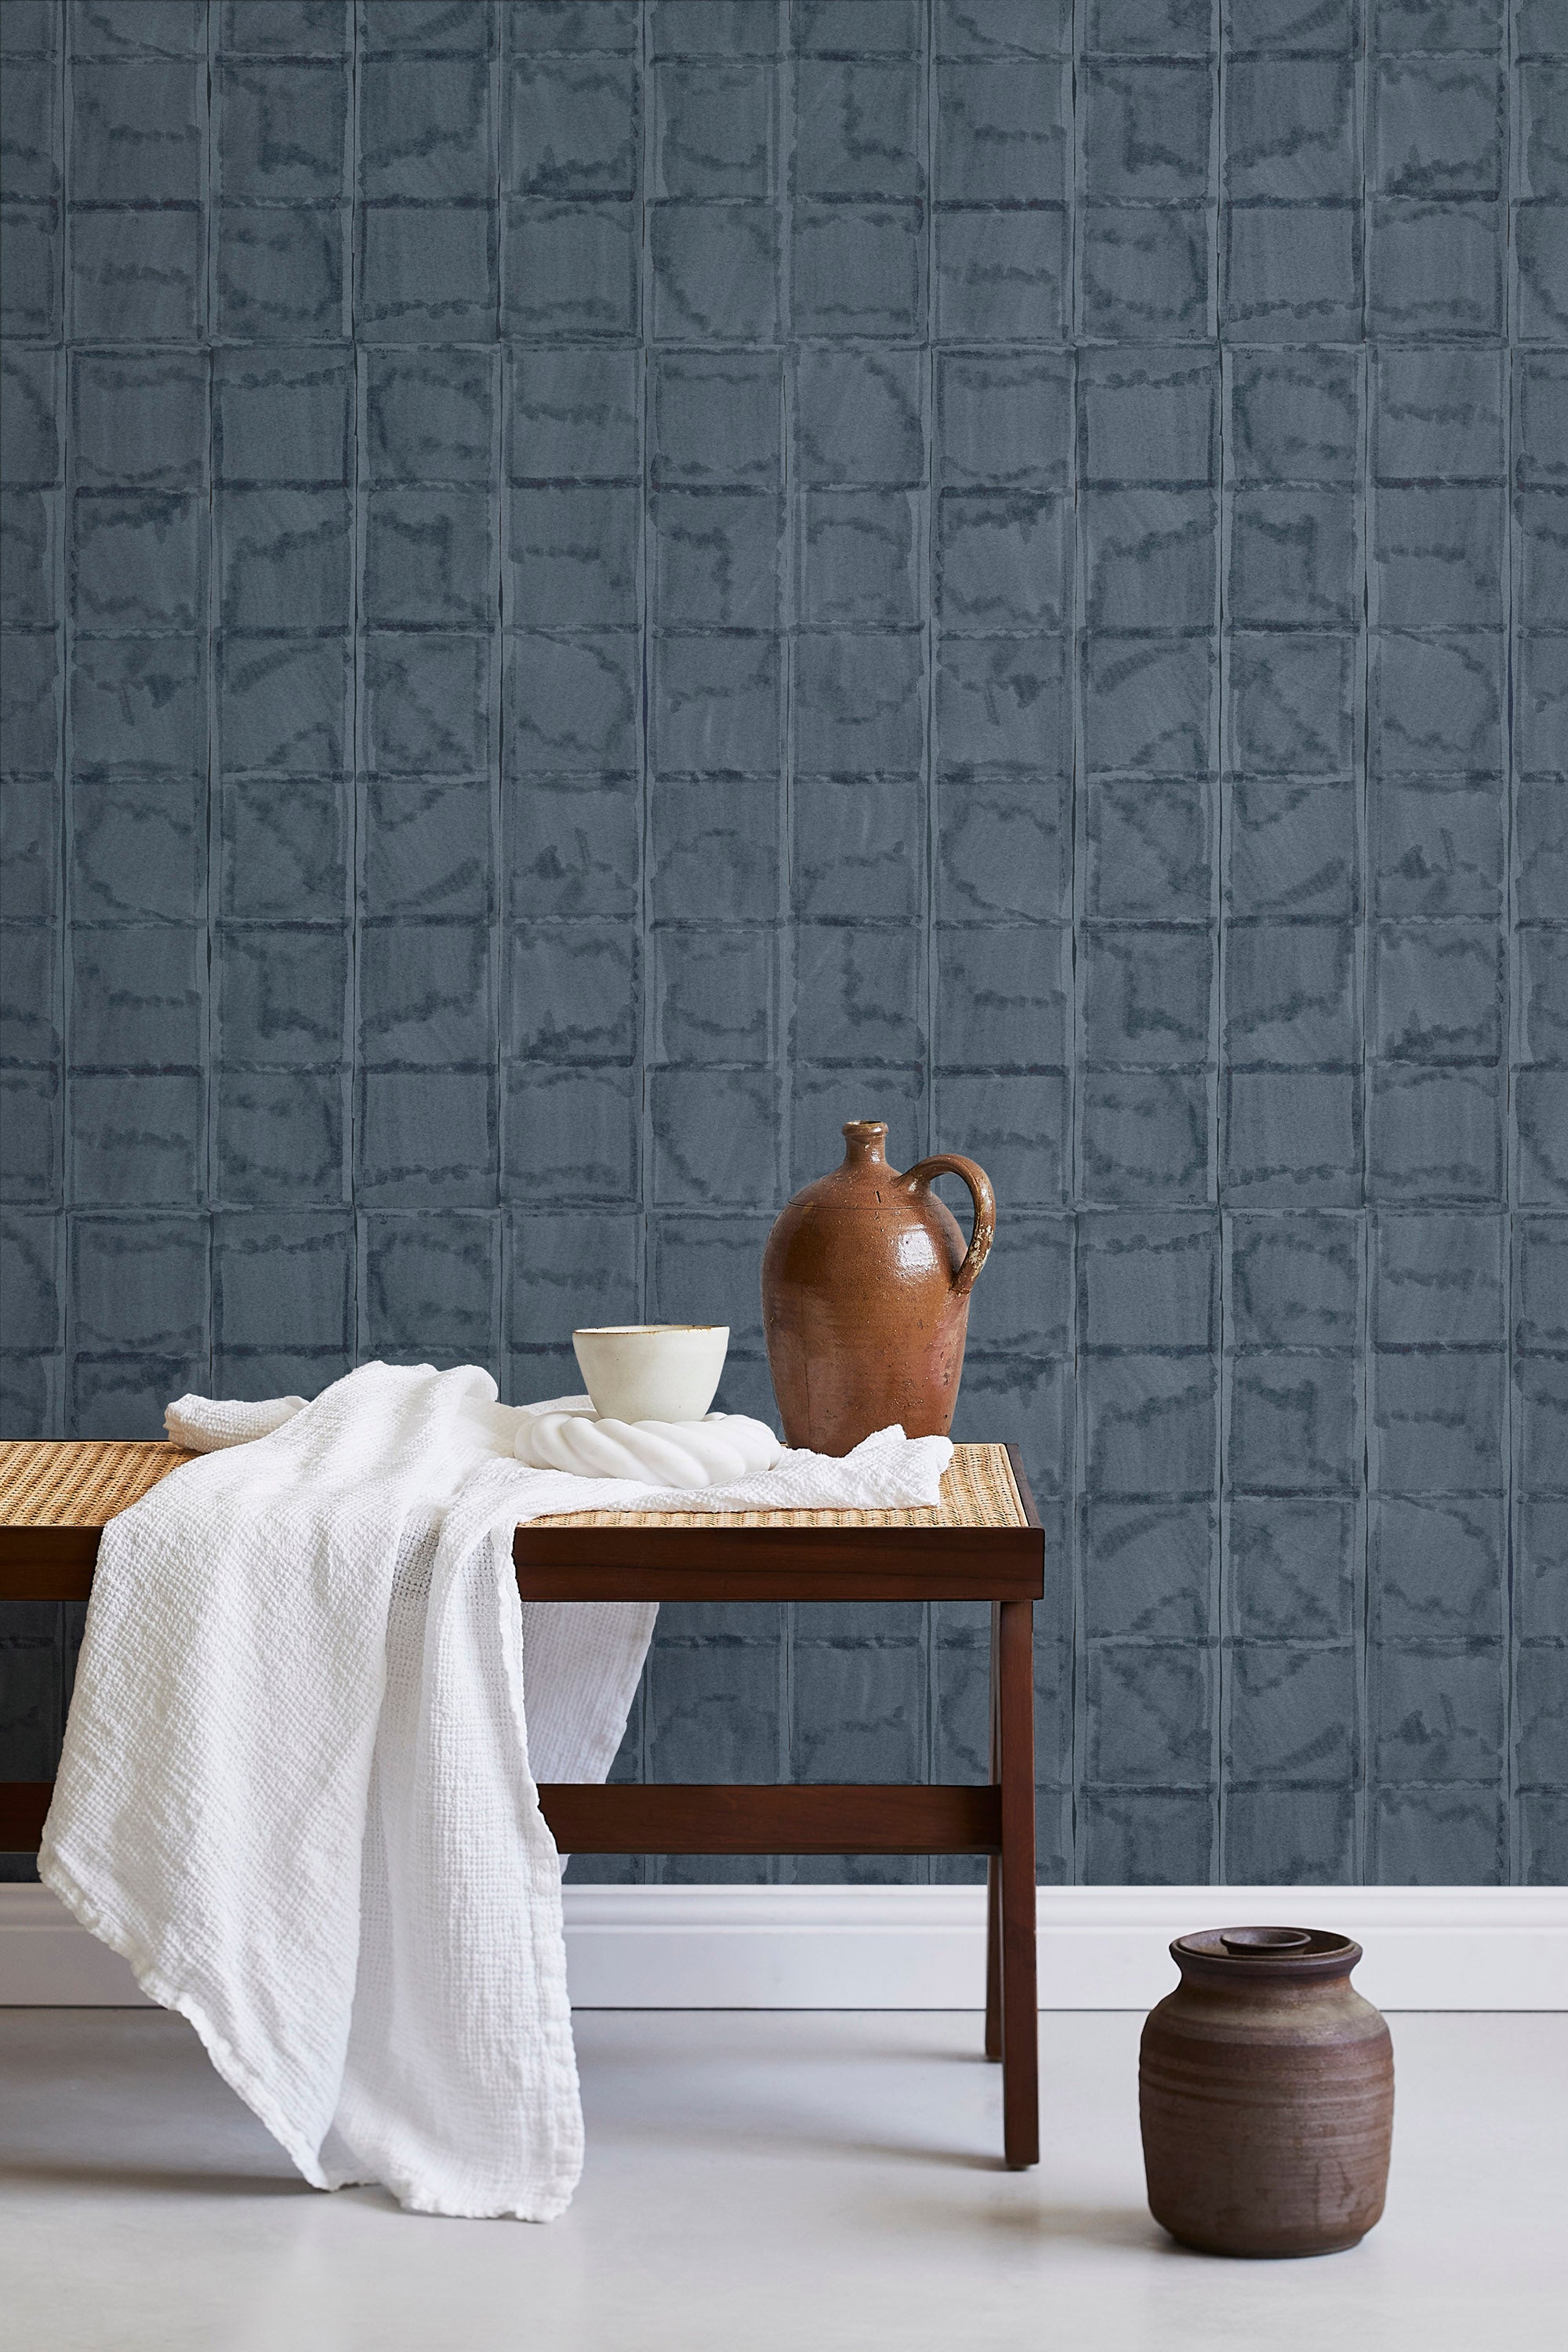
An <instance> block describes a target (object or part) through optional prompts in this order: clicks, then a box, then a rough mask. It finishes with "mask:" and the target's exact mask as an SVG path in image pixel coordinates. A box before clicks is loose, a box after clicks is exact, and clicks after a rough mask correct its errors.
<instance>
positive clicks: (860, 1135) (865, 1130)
mask: <svg viewBox="0 0 1568 2352" xmlns="http://www.w3.org/2000/svg"><path fill="white" fill-rule="evenodd" d="M887 1147H888V1122H887V1120H886V1119H885V1118H847V1119H846V1120H845V1122H844V1157H845V1160H846V1161H847V1163H849V1164H851V1165H867V1164H874V1165H876V1166H879V1167H883V1168H885V1167H886V1166H887V1164H888V1149H887Z"/></svg>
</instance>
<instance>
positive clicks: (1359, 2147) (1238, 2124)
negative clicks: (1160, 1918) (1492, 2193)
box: [1138, 1927, 1394, 2255]
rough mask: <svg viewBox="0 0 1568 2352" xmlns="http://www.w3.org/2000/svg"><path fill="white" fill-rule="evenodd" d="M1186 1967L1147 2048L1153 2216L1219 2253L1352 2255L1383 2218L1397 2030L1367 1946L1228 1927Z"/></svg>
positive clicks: (1211, 1935) (1154, 2018)
mask: <svg viewBox="0 0 1568 2352" xmlns="http://www.w3.org/2000/svg"><path fill="white" fill-rule="evenodd" d="M1171 1957H1172V1958H1173V1960H1174V1961H1175V1963H1176V1965H1177V1967H1178V1968H1179V1969H1180V1970H1181V1972H1182V1981H1181V1983H1180V1984H1179V1985H1178V1987H1177V1988H1176V1990H1175V1991H1174V1992H1173V1993H1171V1994H1169V1995H1167V1997H1166V1999H1165V2000H1163V2001H1161V2003H1160V2004H1159V2006H1158V2008H1156V2009H1154V2010H1152V2011H1151V2012H1150V2014H1149V2017H1148V2020H1147V2021H1146V2022H1145V2024H1144V2028H1143V2041H1142V2049H1141V2051H1140V2053H1139V2065H1138V2091H1139V2112H1140V2117H1141V2120H1142V2129H1143V2164H1144V2170H1145V2173H1146V2175H1147V2179H1148V2185H1149V2210H1150V2211H1151V2212H1152V2214H1153V2216H1154V2219H1155V2220H1156V2221H1158V2222H1159V2223H1160V2224H1161V2225H1162V2227H1163V2228H1164V2229H1166V2230H1168V2231H1170V2232H1171V2235H1172V2236H1173V2238H1179V2239H1181V2240H1182V2242H1184V2244H1185V2245H1189V2246H1195V2247H1197V2248H1199V2249H1200V2250H1201V2251H1202V2252H1205V2253H1211V2254H1248V2255H1288V2254H1329V2253H1337V2252H1341V2251H1342V2249H1343V2248H1345V2247H1347V2246H1353V2245H1355V2244H1356V2243H1357V2242H1358V2241H1359V2240H1360V2239H1362V2238H1363V2237H1364V2236H1365V2234H1366V2232H1367V2231H1368V2230H1370V2229H1371V2228H1372V2226H1373V2222H1374V2221H1376V2220H1377V2219H1378V2217H1379V2215H1380V2214H1381V2213H1382V2211H1383V2200H1384V2189H1385V2188H1386V2185H1387V2180H1388V2157H1389V2147H1390V2144H1391V2141H1392V2137H1393V2131H1394V2051H1393V2046H1392V2044H1391V2042H1390V2041H1389V2035H1388V2028H1387V2026H1386V2025H1385V2024H1384V2021H1383V2019H1382V2017H1381V2016H1380V2015H1379V2014H1378V2012H1377V2011H1376V2010H1375V2009H1373V2006H1372V2003H1371V2002H1370V2001H1367V2000H1363V1999H1362V1997H1361V1995H1360V1993H1358V1992H1356V1991H1355V1990H1353V1988H1352V1984H1351V1981H1350V1975H1351V1970H1352V1969H1353V1968H1354V1966H1355V1964H1356V1962H1357V1961H1358V1960H1359V1959H1360V1958H1361V1946H1360V1945H1359V1944H1354V1943H1352V1941H1351V1940H1350V1938H1349V1937H1346V1936H1336V1935H1333V1934H1331V1933H1329V1932H1328V1931H1326V1930H1324V1929H1321V1928H1310V1927H1226V1928H1223V1929H1221V1928H1216V1929H1214V1930H1212V1931H1209V1932H1207V1933H1205V1934H1202V1935H1194V1936H1182V1937H1178V1938H1177V1940H1176V1942H1175V1943H1173V1945H1172V1946H1171Z"/></svg>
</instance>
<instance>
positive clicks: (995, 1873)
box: [985, 1854, 1002, 2059]
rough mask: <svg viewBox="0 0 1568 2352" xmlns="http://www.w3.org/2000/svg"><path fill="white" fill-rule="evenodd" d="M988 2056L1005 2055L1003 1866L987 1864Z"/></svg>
mask: <svg viewBox="0 0 1568 2352" xmlns="http://www.w3.org/2000/svg"><path fill="white" fill-rule="evenodd" d="M985 2055H986V2056H987V2058H992V2059H995V2058H1000V2057H1001V2055H1002V1865H1001V1864H1000V1863H999V1862H998V1861H997V1859H996V1856H995V1855H994V1854H993V1855H992V1856H991V1859H990V1860H989V1862H987V1864H986V1865H985Z"/></svg>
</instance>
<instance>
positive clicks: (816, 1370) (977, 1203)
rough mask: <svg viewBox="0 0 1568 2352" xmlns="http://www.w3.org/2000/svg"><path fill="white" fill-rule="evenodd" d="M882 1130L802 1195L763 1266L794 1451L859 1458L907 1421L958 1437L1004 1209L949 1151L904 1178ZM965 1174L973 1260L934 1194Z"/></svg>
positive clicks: (915, 1429)
mask: <svg viewBox="0 0 1568 2352" xmlns="http://www.w3.org/2000/svg"><path fill="white" fill-rule="evenodd" d="M887 1139H888V1130H887V1127H886V1125H885V1124H884V1123H883V1121H882V1120H880V1119H854V1120H851V1122H850V1123H849V1125H848V1126H847V1127H846V1128H845V1129H844V1140H845V1146H846V1149H845V1153H844V1160H843V1164H842V1166H840V1167H838V1168H836V1169H835V1170H834V1171H833V1172H832V1174H831V1175H829V1176H823V1177H819V1178H818V1180H817V1181H816V1183H815V1184H808V1185H807V1186H806V1188H805V1191H804V1192H797V1193H796V1194H795V1198H794V1200H793V1201H792V1202H790V1204H789V1206H788V1208H787V1209H785V1210H784V1213H783V1215H782V1216H781V1217H780V1218H779V1220H778V1223H776V1224H775V1225H774V1227H773V1232H772V1233H771V1234H769V1235H768V1245H767V1248H766V1250H765V1251H764V1253H763V1330H764V1332H765V1334H766V1338H767V1345H768V1367H769V1370H771V1371H772V1373H773V1394H774V1395H775V1396H776V1397H777V1399H778V1403H779V1412H781V1414H782V1415H783V1416H784V1442H785V1444H788V1445H808V1446H810V1447H811V1449H812V1450H813V1452H814V1453H817V1454H847V1453H848V1452H849V1449H850V1447H851V1446H854V1445H858V1444H859V1443H860V1440H861V1439H862V1438H863V1437H868V1436H869V1435H870V1433H871V1432H872V1431H873V1430H874V1429H886V1428H887V1427H888V1426H889V1423H892V1422H895V1421H896V1422H900V1423H902V1425H903V1429H904V1432H905V1434H906V1435H907V1436H910V1437H940V1436H945V1434H946V1433H947V1431H948V1429H949V1427H950V1426H951V1425H952V1409H953V1406H954V1405H955V1404H956V1403H957V1402H958V1382H959V1377H960V1375H961V1373H962V1372H963V1341H964V1335H965V1333H966V1331H967V1329H968V1326H969V1292H970V1286H971V1285H972V1284H973V1280H974V1277H975V1276H976V1275H977V1274H978V1273H979V1271H980V1269H981V1267H982V1266H983V1265H984V1263H985V1258H986V1254H987V1252H988V1251H989V1250H990V1247H991V1237H992V1234H994V1231H995V1225H996V1202H995V1199H994V1195H993V1193H992V1191H991V1186H990V1183H989V1181H988V1180H987V1178H986V1176H985V1173H984V1170H983V1169H980V1168H977V1167H976V1166H975V1164H974V1162H973V1160H959V1159H955V1158H954V1157H953V1156H952V1154H951V1153H949V1152H939V1153H938V1154H937V1156H936V1157H935V1158H934V1159H932V1160H921V1163H920V1165H919V1167H918V1168H910V1169H907V1170H906V1171H904V1173H903V1174H902V1175H900V1173H899V1171H898V1170H897V1169H896V1168H889V1165H888V1161H887V1158H886V1155H885V1151H884V1148H883V1147H884V1146H885V1144H886V1142H887ZM942 1175H952V1176H961V1177H962V1178H963V1181H964V1182H965V1183H966V1184H967V1185H968V1187H969V1190H970V1193H971V1196H972V1198H973V1202H974V1233H973V1239H972V1240H971V1242H970V1244H969V1246H968V1249H967V1250H965V1248H964V1245H963V1234H961V1233H960V1231H959V1229H958V1223H957V1220H956V1219H955V1218H954V1217H953V1216H952V1213H951V1212H950V1211H949V1210H948V1209H947V1208H946V1207H944V1205H943V1204H942V1202H941V1201H939V1200H938V1199H937V1197H936V1194H935V1193H934V1192H932V1191H931V1179H932V1177H934V1176H942Z"/></svg>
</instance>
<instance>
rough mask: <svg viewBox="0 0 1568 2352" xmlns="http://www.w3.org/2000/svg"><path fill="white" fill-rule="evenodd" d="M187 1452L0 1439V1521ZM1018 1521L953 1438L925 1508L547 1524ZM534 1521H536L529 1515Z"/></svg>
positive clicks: (100, 1511) (123, 1505)
mask: <svg viewBox="0 0 1568 2352" xmlns="http://www.w3.org/2000/svg"><path fill="white" fill-rule="evenodd" d="M195 1458H196V1457H195V1455H194V1454H187V1453H185V1452H184V1451H183V1450H182V1449H181V1448H180V1447H179V1446H175V1445H164V1444H153V1443H140V1442H129V1441H126V1442H121V1441H113V1442H110V1441H107V1440H94V1441H85V1440H84V1441H81V1442H77V1443H69V1442H68V1443H59V1442H56V1441H44V1442H41V1443H34V1442H30V1441H23V1440H19V1439H18V1440H14V1441H12V1442H10V1443H6V1444H0V1526H5V1527H8V1528H100V1527H102V1526H103V1525H104V1524H105V1522H106V1521H107V1520H110V1519H111V1518H113V1517H115V1515H116V1513H117V1512H120V1511H125V1510H129V1509H130V1507H131V1506H132V1503H135V1502H139V1501H140V1500H141V1498H142V1496H143V1495H144V1494H146V1492H147V1490H148V1488H149V1487H151V1486H156V1485H157V1483H158V1481H159V1479H160V1478H164V1477H167V1475H168V1474H169V1472H170V1471H171V1470H177V1469H178V1468H179V1466H180V1465H181V1463H182V1462H191V1461H194V1460H195ZM642 1522H647V1523H648V1524H650V1525H653V1526H657V1527H661V1528H716V1527H723V1528H859V1527H871V1528H998V1527H1002V1528H1021V1527H1026V1526H1027V1524H1028V1521H1027V1518H1026V1515H1025V1511H1024V1507H1023V1505H1022V1503H1021V1502H1020V1501H1019V1499H1018V1489H1017V1487H1016V1486H1015V1484H1014V1482H1013V1473H1012V1470H1011V1467H1010V1466H1009V1465H1008V1461H1007V1454H1006V1449H1005V1447H1004V1446H1000V1445H961V1446H959V1447H958V1448H957V1449H956V1451H955V1452H954V1454H953V1457H952V1467H951V1468H950V1469H949V1471H948V1472H947V1475H946V1476H945V1477H944V1478H943V1480H942V1500H941V1502H940V1503H938V1504H937V1505H936V1506H935V1507H934V1508H932V1509H930V1510H915V1511H726V1512H724V1513H723V1514H722V1515H719V1514H716V1513H714V1512H712V1511H572V1512H562V1513H559V1514H558V1515H557V1516H556V1517H553V1518H552V1519H551V1520H550V1522H549V1524H550V1525H551V1526H552V1527H556V1528H632V1527H637V1525H639V1524H640V1523H642ZM536 1524H541V1523H537V1522H536Z"/></svg>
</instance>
